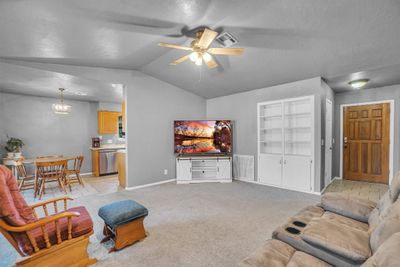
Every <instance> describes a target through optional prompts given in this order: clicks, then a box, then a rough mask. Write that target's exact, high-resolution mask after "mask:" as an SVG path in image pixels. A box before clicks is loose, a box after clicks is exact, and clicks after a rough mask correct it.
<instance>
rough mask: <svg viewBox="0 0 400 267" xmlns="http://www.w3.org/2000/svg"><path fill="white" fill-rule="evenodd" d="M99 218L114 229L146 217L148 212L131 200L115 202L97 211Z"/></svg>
mask: <svg viewBox="0 0 400 267" xmlns="http://www.w3.org/2000/svg"><path fill="white" fill-rule="evenodd" d="M98 214H99V216H100V217H101V218H102V219H103V220H104V222H105V223H106V224H107V225H109V226H111V227H112V228H115V227H117V226H119V225H123V224H126V223H128V222H130V221H133V220H135V219H138V218H140V217H143V216H147V214H148V210H147V209H146V208H145V207H144V206H142V205H141V204H139V203H137V202H135V201H133V200H129V199H128V200H122V201H117V202H114V203H111V204H108V205H106V206H103V207H101V208H100V209H99V213H98Z"/></svg>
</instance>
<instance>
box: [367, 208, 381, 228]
mask: <svg viewBox="0 0 400 267" xmlns="http://www.w3.org/2000/svg"><path fill="white" fill-rule="evenodd" d="M380 221H381V217H380V216H379V210H378V209H377V208H375V209H374V210H373V211H372V212H371V214H370V215H369V218H368V225H369V229H371V231H372V229H375V228H376V227H377V226H378V224H379V222H380Z"/></svg>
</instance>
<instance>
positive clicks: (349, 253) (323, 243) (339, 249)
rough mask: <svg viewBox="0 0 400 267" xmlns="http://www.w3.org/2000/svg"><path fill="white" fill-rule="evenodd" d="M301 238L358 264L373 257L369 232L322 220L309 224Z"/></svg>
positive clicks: (314, 220) (318, 219)
mask: <svg viewBox="0 0 400 267" xmlns="http://www.w3.org/2000/svg"><path fill="white" fill-rule="evenodd" d="M301 238H302V239H303V240H304V241H305V242H307V243H309V244H311V245H313V246H316V247H318V248H322V249H324V250H327V251H330V252H332V253H334V254H336V255H340V256H342V257H344V258H347V259H350V260H351V261H354V262H358V263H363V262H364V261H365V260H366V259H367V258H368V257H370V255H371V250H370V248H369V234H368V232H365V231H361V230H358V229H355V228H352V227H349V226H346V225H344V224H339V223H335V222H331V221H329V220H325V219H322V218H317V219H313V220H312V221H311V222H309V224H308V225H307V227H306V228H305V229H304V231H303V234H302V235H301Z"/></svg>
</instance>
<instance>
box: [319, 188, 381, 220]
mask: <svg viewBox="0 0 400 267" xmlns="http://www.w3.org/2000/svg"><path fill="white" fill-rule="evenodd" d="M321 207H322V208H323V209H324V210H327V211H331V212H334V213H337V214H340V215H343V216H345V217H349V218H352V219H354V220H357V221H361V222H364V223H368V217H369V214H370V213H371V212H372V210H373V209H374V208H375V207H376V203H375V202H372V201H370V200H366V199H361V198H356V197H348V196H346V195H344V194H341V193H326V194H324V195H323V196H322V198H321Z"/></svg>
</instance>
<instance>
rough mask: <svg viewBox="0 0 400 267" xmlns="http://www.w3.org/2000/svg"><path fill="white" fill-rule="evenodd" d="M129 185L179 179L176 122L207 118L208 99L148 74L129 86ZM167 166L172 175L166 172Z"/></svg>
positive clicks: (139, 75) (127, 93)
mask: <svg viewBox="0 0 400 267" xmlns="http://www.w3.org/2000/svg"><path fill="white" fill-rule="evenodd" d="M126 100H127V114H128V122H127V142H128V154H129V157H128V158H129V162H128V164H129V167H128V171H129V176H130V177H132V178H134V179H133V180H130V181H129V184H128V186H136V185H142V184H148V183H154V182H157V181H161V180H165V179H174V178H176V173H175V155H174V151H173V148H174V136H173V121H174V120H184V119H189V120H191V119H204V118H205V117H206V101H205V99H204V98H202V97H199V96H197V95H194V94H192V93H189V92H187V91H184V90H182V89H179V88H177V87H175V86H173V85H170V84H168V83H165V82H162V81H160V80H158V79H155V78H152V77H150V76H147V75H144V74H138V75H137V78H136V79H135V83H133V84H130V85H128V89H127V91H126ZM164 169H167V170H168V175H164V173H163V171H164Z"/></svg>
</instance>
